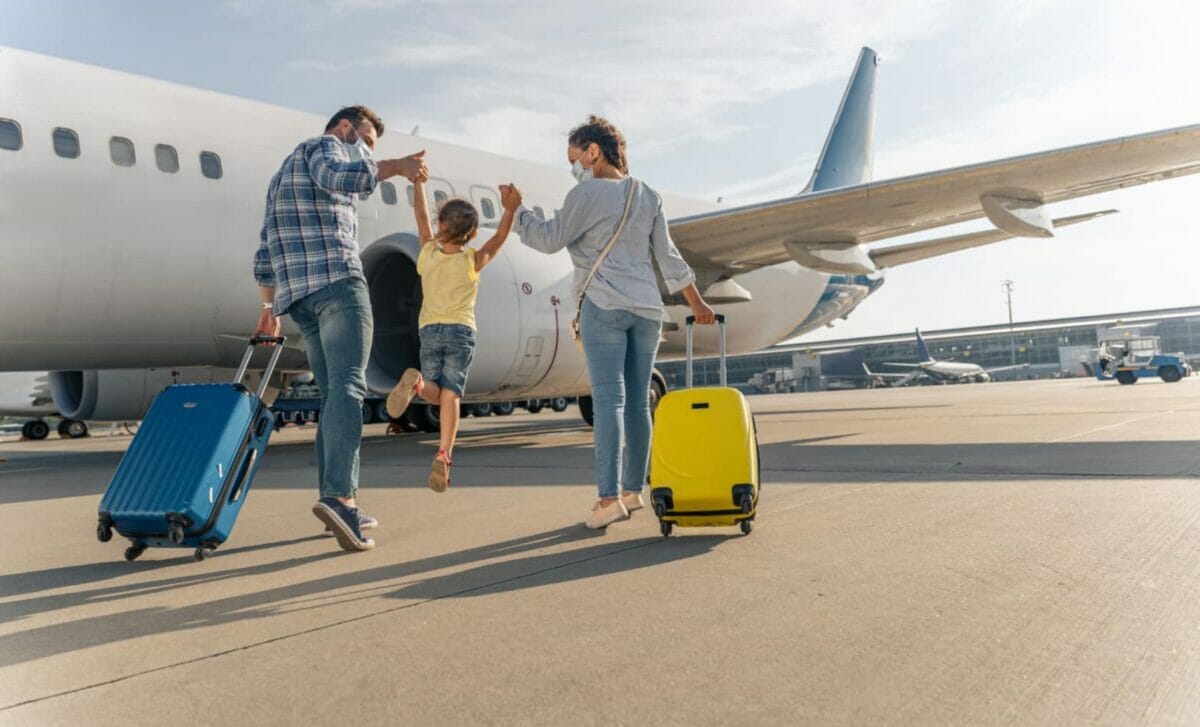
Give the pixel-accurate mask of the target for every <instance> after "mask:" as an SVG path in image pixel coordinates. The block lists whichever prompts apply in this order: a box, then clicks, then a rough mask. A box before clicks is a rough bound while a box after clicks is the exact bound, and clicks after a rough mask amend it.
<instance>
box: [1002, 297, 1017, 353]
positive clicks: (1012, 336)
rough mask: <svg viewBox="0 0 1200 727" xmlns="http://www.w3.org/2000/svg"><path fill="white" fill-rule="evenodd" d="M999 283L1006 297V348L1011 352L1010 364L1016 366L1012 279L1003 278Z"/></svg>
mask: <svg viewBox="0 0 1200 727" xmlns="http://www.w3.org/2000/svg"><path fill="white" fill-rule="evenodd" d="M1000 285H1002V286H1004V292H1005V295H1006V296H1007V297H1008V348H1009V351H1010V353H1012V365H1013V366H1016V365H1017V338H1016V335H1015V334H1014V333H1013V320H1012V291H1013V281H1011V280H1005V281H1004V282H1002V283H1000Z"/></svg>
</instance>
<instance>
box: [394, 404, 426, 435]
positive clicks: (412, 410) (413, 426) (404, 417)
mask: <svg viewBox="0 0 1200 727" xmlns="http://www.w3.org/2000/svg"><path fill="white" fill-rule="evenodd" d="M418 408H419V407H417V406H410V407H408V408H407V409H405V410H404V413H403V414H401V415H400V418H399V419H397V420H396V422H397V423H398V424H399V425H400V428H401V429H403V430H404V431H406V432H409V433H410V434H411V433H412V432H419V431H421V425H420V424H419V423H418V422H417V409H418Z"/></svg>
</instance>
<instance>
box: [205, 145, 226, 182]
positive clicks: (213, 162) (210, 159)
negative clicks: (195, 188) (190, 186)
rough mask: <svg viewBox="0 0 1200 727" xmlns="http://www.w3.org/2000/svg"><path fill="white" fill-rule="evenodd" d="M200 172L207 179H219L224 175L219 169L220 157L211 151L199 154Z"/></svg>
mask: <svg viewBox="0 0 1200 727" xmlns="http://www.w3.org/2000/svg"><path fill="white" fill-rule="evenodd" d="M200 171H201V172H202V173H203V174H204V176H206V177H208V178H209V179H220V178H221V176H222V175H223V174H224V171H223V170H222V169H221V157H219V156H217V155H216V154H214V153H212V152H211V151H202V152H200Z"/></svg>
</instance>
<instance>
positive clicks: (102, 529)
mask: <svg viewBox="0 0 1200 727" xmlns="http://www.w3.org/2000/svg"><path fill="white" fill-rule="evenodd" d="M112 536H113V531H112V528H111V527H109V525H108V523H98V524H97V525H96V539H97V540H99V541H100V542H101V543H107V542H108V541H110V540H112Z"/></svg>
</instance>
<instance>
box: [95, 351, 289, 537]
mask: <svg viewBox="0 0 1200 727" xmlns="http://www.w3.org/2000/svg"><path fill="white" fill-rule="evenodd" d="M284 341H285V339H284V338H283V337H280V338H256V339H252V340H251V341H250V344H249V345H248V346H247V347H246V353H245V356H243V358H242V363H241V366H240V367H239V368H238V373H237V376H236V377H234V380H233V383H228V384H179V385H176V386H169V387H167V388H166V389H165V390H164V391H163V392H162V393H161V394H159V395H158V396H157V397H155V399H154V403H153V404H152V405H151V406H150V411H149V412H148V413H147V414H146V418H145V420H143V421H142V425H141V427H139V428H138V432H137V434H136V435H134V438H133V441H132V442H131V443H130V444H129V449H128V450H126V452H125V455H124V456H123V457H121V463H120V464H119V465H118V466H117V471H116V474H114V475H113V478H112V482H111V483H109V485H108V489H107V490H106V491H105V492H104V497H103V499H101V501H100V513H99V524H98V525H97V526H96V537H97V538H99V539H100V542H102V543H105V542H108V541H109V540H112V536H113V532H114V531H116V532H117V533H118V534H120V535H121V536H123V537H126V538H129V542H130V545H129V547H128V548H126V549H125V559H126V560H135V559H136V558H138V556H140V555H141V554H142V553H144V552H145V550H146V548H148V547H163V548H181V547H186V548H195V551H194V554H193V555H194V557H195V558H196V560H204V559H205V558H207V557H208V556H209V555H211V554H212V552H213V551H214V550H216V549H217V547H218V546H219V545H220V544H221V543H223V542H225V539H226V538H228V537H229V533H230V531H231V530H233V525H234V522H235V521H236V520H237V516H238V513H239V512H240V511H241V509H242V504H243V503H245V501H246V494H247V493H248V492H249V491H250V483H251V482H252V481H253V480H254V474H255V472H257V471H258V465H259V462H260V461H261V457H262V454H263V452H264V451H265V450H266V448H267V442H268V441H269V440H270V438H271V432H272V431H274V426H272V425H273V423H274V422H273V417H272V416H271V412H270V410H269V409H268V408H267V405H266V404H265V403H264V402H263V400H262V396H263V394H264V393H265V392H266V388H267V381H268V380H269V379H270V376H271V372H272V371H273V370H274V368H275V365H276V363H277V362H278V361H279V354H280V353H281V352H282V351H283V343H284ZM271 342H274V343H275V344H276V345H275V346H274V347H273V350H272V352H271V358H270V361H269V362H268V363H267V369H266V372H265V374H264V375H263V377H262V383H261V384H259V387H258V391H257V393H252V392H251V391H250V390H249V389H247V388H246V387H245V386H244V385H243V384H242V379H243V378H244V376H245V373H246V369H247V367H249V365H250V359H251V356H252V354H253V353H254V351H255V348H256V347H257V346H259V345H262V344H266V343H271Z"/></svg>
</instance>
